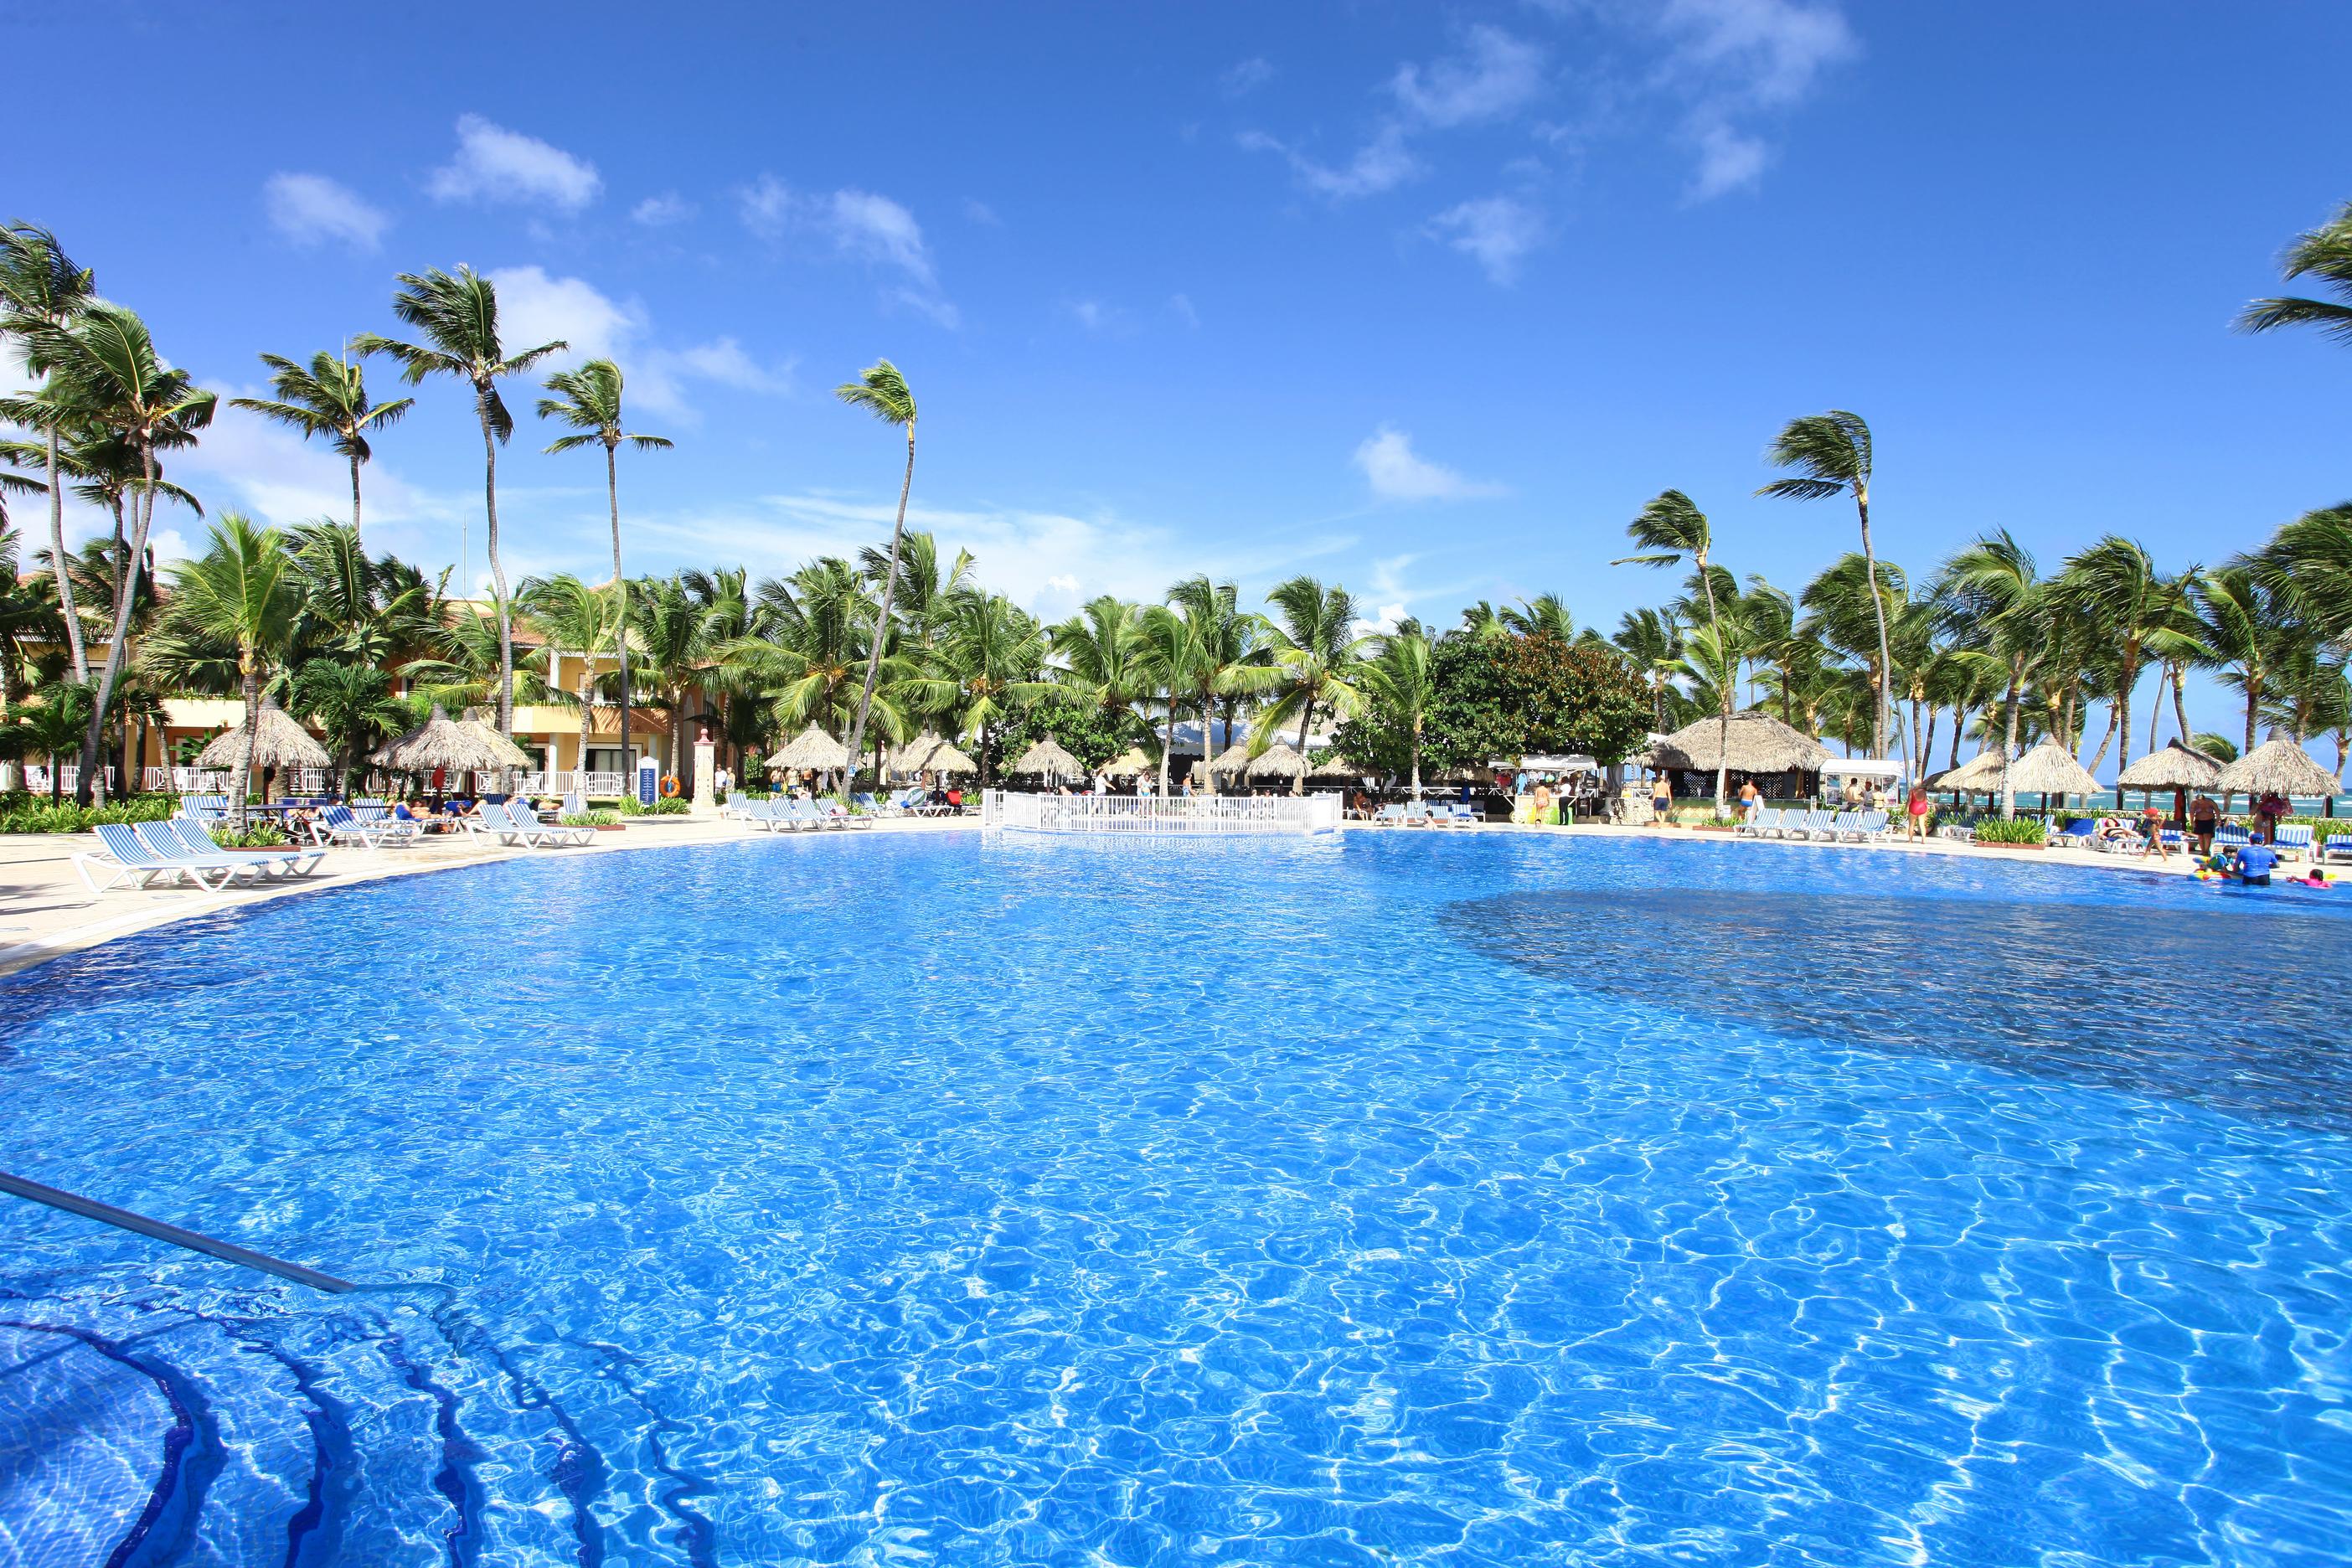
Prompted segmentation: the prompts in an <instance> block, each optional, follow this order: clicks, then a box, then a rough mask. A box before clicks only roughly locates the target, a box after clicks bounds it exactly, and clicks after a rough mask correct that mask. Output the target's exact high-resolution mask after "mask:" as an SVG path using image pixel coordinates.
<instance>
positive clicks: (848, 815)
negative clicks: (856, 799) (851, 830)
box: [817, 795, 874, 827]
mask: <svg viewBox="0 0 2352 1568" xmlns="http://www.w3.org/2000/svg"><path fill="white" fill-rule="evenodd" d="M873 798H874V797H873V796H872V795H867V796H866V800H868V801H871V800H872V799H873ZM817 815H818V816H819V817H821V818H822V819H823V820H824V825H825V826H827V827H871V826H874V819H873V818H872V817H870V816H857V815H856V813H854V812H851V811H847V810H845V809H844V808H843V806H842V804H841V802H839V801H837V800H828V801H826V802H825V803H824V805H820V806H818V807H817Z"/></svg>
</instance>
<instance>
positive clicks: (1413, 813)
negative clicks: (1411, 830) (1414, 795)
mask: <svg viewBox="0 0 2352 1568" xmlns="http://www.w3.org/2000/svg"><path fill="white" fill-rule="evenodd" d="M1404 825H1405V826H1407V827H1426V826H1429V803H1428V802H1427V801H1422V800H1416V801H1414V802H1412V804H1411V805H1407V806H1406V807H1405V808H1404Z"/></svg>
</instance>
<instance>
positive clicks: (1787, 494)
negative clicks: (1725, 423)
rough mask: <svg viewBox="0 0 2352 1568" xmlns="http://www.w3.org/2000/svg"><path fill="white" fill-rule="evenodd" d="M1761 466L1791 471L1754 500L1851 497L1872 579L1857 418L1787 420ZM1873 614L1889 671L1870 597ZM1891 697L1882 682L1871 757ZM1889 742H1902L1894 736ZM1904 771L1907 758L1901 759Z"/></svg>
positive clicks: (1865, 447)
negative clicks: (1770, 465) (1859, 522)
mask: <svg viewBox="0 0 2352 1568" xmlns="http://www.w3.org/2000/svg"><path fill="white" fill-rule="evenodd" d="M1764 458H1765V461H1767V462H1769V463H1770V464H1772V465H1773V466H1774V467H1775V468H1794V469H1796V470H1797V472H1796V473H1794V474H1792V475H1790V477H1788V478H1787V479H1774V480H1773V481H1772V482H1771V483H1770V484H1769V485H1766V486H1764V487H1763V488H1762V489H1759V490H1758V491H1757V492H1756V493H1757V494H1758V495H1759V496H1781V497H1784V498H1786V499H1788V500H1828V499H1829V498H1830V497H1832V496H1835V495H1844V494H1848V493H1851V494H1852V495H1853V510H1854V515H1855V516H1856V517H1857V518H1858V519H1859V520H1860V521H1861V524H1862V558H1863V561H1864V564H1865V565H1866V567H1867V572H1866V573H1865V575H1864V581H1868V582H1874V581H1876V580H1877V577H1878V552H1877V551H1876V550H1875V549H1874V548H1873V547H1872V545H1871V542H1870V474H1871V466H1870V426H1868V425H1866V424H1864V422H1863V417H1862V416H1861V415H1859V414H1850V413H1848V412H1846V411H1845V410H1844V409H1843V408H1832V409H1831V410H1830V411H1829V412H1828V413H1827V414H1809V415H1806V416H1803V417H1802V418H1800V419H1791V420H1790V421H1789V423H1788V425H1787V426H1785V427H1783V428H1782V430H1781V431H1780V435H1779V436H1778V437H1774V439H1773V442H1772V445H1771V447H1770V448H1769V450H1768V451H1767V452H1766V453H1765V455H1764ZM1872 603H1873V613H1874V615H1875V616H1876V618H1877V622H1878V668H1879V669H1880V670H1881V671H1891V670H1892V669H1893V668H1895V659H1894V655H1893V653H1892V651H1891V650H1890V649H1889V648H1888V647H1887V639H1886V606H1885V605H1884V604H1880V603H1878V602H1877V600H1876V597H1875V595H1874V596H1873V601H1872ZM1893 698H1894V693H1893V691H1892V689H1890V685H1889V683H1887V682H1885V681H1882V682H1881V683H1880V685H1879V689H1878V717H1877V721H1876V722H1875V724H1874V731H1873V740H1872V742H1871V753H1872V754H1873V755H1874V756H1876V755H1883V754H1884V753H1885V749H1886V732H1887V730H1888V727H1889V725H1890V722H1891V720H1890V716H1889V707H1890V705H1891V703H1892V701H1893ZM1895 739H1896V740H1897V742H1900V741H1901V739H1902V736H1901V734H1900V733H1899V732H1898V733H1897V735H1896V737H1895ZM1905 763H1906V771H1907V769H1908V763H1909V758H1908V756H1907V754H1906V758H1905Z"/></svg>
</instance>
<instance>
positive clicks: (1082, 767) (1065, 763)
mask: <svg viewBox="0 0 2352 1568" xmlns="http://www.w3.org/2000/svg"><path fill="white" fill-rule="evenodd" d="M1006 771H1007V772H1009V773H1034V774H1036V775H1037V776H1039V777H1041V778H1049V779H1082V778H1084V777H1086V776H1087V768H1086V764H1085V763H1081V762H1079V761H1078V759H1077V758H1076V757H1074V756H1072V755H1070V753H1069V752H1066V751H1064V750H1063V749H1062V745H1061V742H1058V741H1056V740H1055V739H1054V737H1053V736H1051V735H1048V736H1046V737H1045V739H1044V740H1042V741H1040V742H1037V743H1036V744H1035V745H1034V746H1032V747H1030V748H1029V749H1028V750H1027V751H1025V752H1022V753H1021V756H1020V760H1019V761H1017V762H1015V763H1013V766H1012V767H1011V768H1009V769H1007V770H1006Z"/></svg>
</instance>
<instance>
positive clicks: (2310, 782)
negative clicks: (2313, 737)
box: [2221, 735, 2343, 800]
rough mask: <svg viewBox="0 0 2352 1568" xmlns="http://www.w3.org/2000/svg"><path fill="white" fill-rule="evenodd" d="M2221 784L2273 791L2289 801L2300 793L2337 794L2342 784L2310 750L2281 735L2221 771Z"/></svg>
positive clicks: (2251, 791)
mask: <svg viewBox="0 0 2352 1568" xmlns="http://www.w3.org/2000/svg"><path fill="white" fill-rule="evenodd" d="M2221 787H2222V788H2223V789H2226V790H2242V791H2244V792H2245V793H2246V794H2247V795H2253V796H2260V795H2269V794H2273V793H2276V794H2279V795H2285V796H2286V797H2287V798H2288V799H2290V800H2292V799H2294V797H2295V796H2296V795H2337V794H2340V793H2342V790H2343V785H2342V784H2340V783H2339V782H2338V781H2337V779H2336V775H2335V774H2334V773H2329V772H2328V771H2327V770H2326V768H2323V767H2321V766H2320V765H2319V764H2318V763H2315V762H2313V761H2312V760H2311V753H2310V752H2306V751H2305V750H2304V749H2303V748H2302V746H2300V745H2298V744H2297V743H2296V742H2293V741H2290V740H2288V739H2287V738H2286V737H2285V736H2284V735H2282V736H2280V737H2279V738H2278V739H2277V740H2275V741H2271V742H2266V743H2264V744H2263V745H2260V746H2256V747H2255V748H2254V749H2253V750H2252V751H2251V752H2247V753H2246V754H2245V755H2244V756H2242V757H2240V758H2239V759H2238V760H2237V761H2236V762H2234V763H2230V764H2229V765H2228V766H2227V767H2225V768H2223V769H2222V770H2221Z"/></svg>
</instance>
